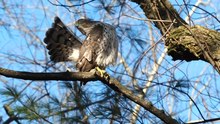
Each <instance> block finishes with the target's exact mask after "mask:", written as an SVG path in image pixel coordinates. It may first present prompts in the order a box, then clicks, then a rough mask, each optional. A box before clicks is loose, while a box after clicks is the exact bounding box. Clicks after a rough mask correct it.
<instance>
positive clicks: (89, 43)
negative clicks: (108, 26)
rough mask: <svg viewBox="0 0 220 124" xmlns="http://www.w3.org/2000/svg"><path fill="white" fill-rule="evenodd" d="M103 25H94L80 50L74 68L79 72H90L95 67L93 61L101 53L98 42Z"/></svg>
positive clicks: (100, 38) (101, 36)
mask: <svg viewBox="0 0 220 124" xmlns="http://www.w3.org/2000/svg"><path fill="white" fill-rule="evenodd" d="M103 28H104V27H103V25H100V24H97V25H95V26H94V27H93V28H92V29H91V31H90V32H89V34H88V35H87V37H86V39H85V41H84V42H83V44H82V46H81V48H80V56H79V60H78V61H77V65H76V67H77V68H78V69H79V71H90V70H91V69H93V68H95V67H96V66H97V64H96V62H95V60H96V57H97V55H98V54H99V53H100V52H101V48H100V43H101V42H100V41H101V40H102V38H103V31H104V29H103Z"/></svg>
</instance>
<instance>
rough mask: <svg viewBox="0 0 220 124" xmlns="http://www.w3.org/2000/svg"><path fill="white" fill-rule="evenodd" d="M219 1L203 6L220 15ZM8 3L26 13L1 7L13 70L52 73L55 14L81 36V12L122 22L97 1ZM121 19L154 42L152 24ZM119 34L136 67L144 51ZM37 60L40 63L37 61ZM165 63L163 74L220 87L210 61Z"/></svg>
mask: <svg viewBox="0 0 220 124" xmlns="http://www.w3.org/2000/svg"><path fill="white" fill-rule="evenodd" d="M171 2H172V3H173V4H174V3H176V1H171ZM195 2H196V0H192V1H191V3H192V4H194V3H195ZM217 2H218V1H217V0H216V1H214V0H213V1H212V3H211V4H210V6H207V7H205V6H201V7H203V8H204V9H205V10H207V11H209V12H211V13H213V14H217V13H219V8H220V7H219V6H220V5H219V4H214V3H217ZM7 3H11V4H10V5H13V6H14V8H13V9H11V12H16V13H17V15H18V17H13V18H20V17H19V14H23V15H24V18H23V19H19V21H18V22H17V21H16V19H13V20H12V19H8V16H10V15H8V14H7V13H5V12H4V11H3V10H2V9H0V16H1V17H2V18H1V19H0V21H1V20H3V21H5V22H6V26H5V27H2V26H1V27H0V32H1V33H0V64H1V67H4V68H8V69H13V70H19V71H31V72H44V71H48V72H50V71H52V70H53V69H49V70H44V67H45V66H46V64H48V63H47V61H45V57H47V58H49V57H48V55H47V53H46V52H47V51H46V50H45V46H44V45H42V44H43V42H42V41H43V38H44V36H45V32H46V30H47V29H48V28H49V27H50V26H51V24H52V21H53V18H54V17H55V16H59V17H60V18H61V19H62V20H63V22H64V23H65V24H67V25H69V26H70V28H71V29H72V30H73V31H74V32H76V33H77V35H79V36H80V37H81V38H83V36H82V35H81V34H80V33H79V32H78V31H77V30H76V28H74V26H73V23H72V22H74V21H75V20H77V19H79V18H80V17H82V16H84V14H82V13H77V11H79V12H81V11H86V16H87V17H89V18H92V19H95V20H102V21H105V22H108V23H111V24H114V25H117V23H118V22H117V21H116V19H115V18H116V17H117V14H116V15H115V16H113V17H112V18H111V17H110V15H108V14H101V15H99V14H100V13H101V12H102V11H99V10H98V9H97V6H98V5H97V4H89V5H86V6H85V10H81V9H82V8H81V7H76V8H73V10H74V12H69V11H68V10H67V9H65V8H63V7H56V6H54V5H51V4H50V3H49V2H48V1H43V2H42V1H24V0H17V1H13V0H9V1H7ZM179 4H182V3H179ZM20 5H25V7H24V9H20V7H21V6H20ZM130 6H131V7H132V8H134V9H135V10H136V11H138V12H139V11H140V13H139V16H137V15H135V14H134V13H132V11H130V10H129V9H128V10H126V11H127V12H128V13H126V14H128V15H131V16H135V17H138V18H145V17H144V14H143V12H141V9H140V8H139V7H138V6H137V5H136V4H130ZM16 7H17V8H16ZM42 7H44V10H42ZM175 8H176V9H178V10H179V9H180V8H179V7H178V6H175ZM116 11H118V10H116ZM129 12H130V13H129ZM196 12H198V13H197V14H193V19H195V20H194V22H195V23H196V24H199V25H202V26H205V27H208V28H211V29H217V28H218V27H219V26H218V25H219V23H218V22H217V21H216V20H214V19H211V17H210V18H208V19H207V23H204V21H201V20H199V19H197V18H199V17H201V13H203V11H201V10H196ZM6 14H7V16H6ZM181 16H182V17H183V18H185V16H186V15H185V14H184V13H182V14H181ZM120 21H121V23H124V25H123V24H122V26H126V24H130V25H134V26H133V27H132V29H131V32H132V34H133V35H132V37H134V38H141V39H143V40H144V41H147V42H146V44H147V45H146V46H144V48H143V49H147V48H148V45H149V44H150V41H149V37H148V35H146V34H147V33H146V34H144V32H148V25H147V24H146V23H144V22H141V21H139V20H138V21H137V20H135V19H131V18H128V17H126V16H122V19H121V20H120ZM213 24H215V25H213ZM19 25H25V26H26V27H25V28H24V29H25V30H27V32H25V31H24V30H23V29H22V30H23V32H20V31H19V30H20V29H21V27H19ZM142 25H144V26H142ZM29 28H31V29H34V30H35V32H34V34H36V36H37V37H31V36H32V35H31V34H32V32H30V31H28V29H29ZM154 29H155V28H154ZM119 30H120V29H117V31H119ZM140 30H141V33H139V31H140ZM155 30H156V29H155ZM119 34H121V35H123V36H122V41H121V46H123V47H121V49H120V52H121V53H122V55H123V57H126V56H128V59H127V63H129V64H130V66H131V67H133V66H134V63H133V61H135V60H136V58H135V57H136V56H137V55H139V54H140V53H138V52H137V50H135V49H134V48H133V46H132V44H131V43H130V41H129V40H128V37H127V35H126V34H122V33H121V32H120V33H119ZM154 38H155V41H157V40H159V39H160V34H159V33H158V31H154ZM163 45H164V44H163V43H161V44H160V45H158V47H157V51H158V54H157V56H158V57H159V55H160V52H162V51H163V49H164V46H163ZM130 49H131V50H130ZM137 49H141V48H140V47H139V48H137ZM130 53H131V54H130ZM8 56H11V57H12V58H13V60H10V59H7V57H8ZM34 59H36V61H33V60H34ZM145 59H146V61H148V58H145ZM21 60H24V61H23V62H24V63H18V62H17V61H19V62H22V61H21ZM33 62H36V63H33ZM151 62H153V61H151ZM162 64H163V66H162V67H164V68H160V72H161V73H164V74H167V73H166V71H167V70H166V69H169V68H171V69H170V70H172V71H173V73H174V75H173V76H174V77H175V78H176V79H181V78H183V79H185V80H186V78H188V79H191V80H194V81H195V82H196V81H197V80H200V81H201V82H202V83H206V82H207V81H209V80H211V81H210V83H209V85H210V87H219V84H218V82H219V78H218V77H215V76H213V74H216V75H218V74H217V73H216V72H215V71H214V70H213V68H212V66H211V65H209V64H208V63H206V62H202V61H193V62H185V61H183V62H180V61H175V62H174V61H172V58H171V57H170V56H166V59H165V60H164V61H163V63H162ZM173 65H178V66H177V67H176V68H174V67H173ZM56 66H57V67H60V71H62V70H65V67H63V66H61V64H57V65H56ZM121 66H122V65H119V69H118V70H117V71H119V70H120V67H121ZM115 68H117V67H112V66H111V67H110V69H111V70H113V69H115ZM121 68H122V67H121ZM110 69H107V71H108V72H109V73H112V72H111V71H110ZM203 70H204V73H201V72H202V71H203ZM57 71H58V70H57ZM201 74H203V75H201ZM138 75H140V77H141V78H144V77H145V76H146V75H143V74H142V73H141V71H140V72H139V74H138ZM114 76H115V77H117V76H118V77H119V76H120V74H116V75H114ZM169 77H170V75H169V76H166V75H163V76H161V78H159V79H158V81H159V82H165V81H167V80H169ZM0 78H2V79H4V80H10V83H11V84H14V85H16V86H21V87H22V83H23V81H21V80H15V79H8V78H4V77H0ZM210 78H211V79H210ZM123 80H125V82H126V80H128V76H126V75H124V76H123ZM195 82H188V83H189V85H190V86H194V85H195ZM91 85H92V84H91ZM199 87H201V88H202V87H203V85H202V84H200V85H198V88H197V89H200V88H199ZM0 88H3V85H1V83H0ZM56 88H57V87H54V89H56ZM192 91H193V89H190V90H189V91H188V92H189V94H191V93H192ZM206 93H207V92H205V91H204V94H206ZM180 96H181V95H180ZM207 98H208V97H207ZM180 99H187V97H186V96H184V95H182V96H181V97H180ZM201 101H202V99H201V98H199V99H198V101H196V102H201ZM3 102H4V101H3V100H1V99H0V106H2V105H3ZM207 103H208V104H210V103H213V104H215V101H214V100H213V101H211V100H210V101H208V100H207ZM178 104H181V103H178ZM198 104H199V103H198ZM187 105H188V104H187V102H186V103H185V104H182V105H179V106H183V108H184V107H188V106H187ZM199 107H201V110H202V111H203V110H204V109H205V108H204V107H203V105H202V104H201V105H199ZM194 109H195V108H194ZM214 109H216V108H214ZM217 109H220V108H219V107H217ZM0 111H1V112H2V113H4V110H3V109H0ZM194 112H195V114H194V115H193V116H192V118H195V119H197V117H196V116H197V115H198V114H197V112H198V111H197V110H196V109H195V110H194ZM187 113H188V111H184V112H183V114H184V115H187ZM2 115H3V116H4V115H5V114H2ZM183 117H184V116H183ZM6 118H7V117H5V116H4V120H5V119H6Z"/></svg>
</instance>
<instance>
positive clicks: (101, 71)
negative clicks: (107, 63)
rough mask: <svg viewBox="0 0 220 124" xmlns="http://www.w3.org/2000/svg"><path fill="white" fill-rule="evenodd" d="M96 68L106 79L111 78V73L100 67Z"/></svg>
mask: <svg viewBox="0 0 220 124" xmlns="http://www.w3.org/2000/svg"><path fill="white" fill-rule="evenodd" d="M95 69H96V71H98V72H99V73H100V77H102V78H105V79H109V78H110V76H109V74H108V73H107V72H106V71H105V70H102V69H100V68H99V67H95Z"/></svg>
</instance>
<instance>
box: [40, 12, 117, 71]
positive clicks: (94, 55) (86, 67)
mask: <svg viewBox="0 0 220 124" xmlns="http://www.w3.org/2000/svg"><path fill="white" fill-rule="evenodd" d="M75 26H76V28H77V29H78V30H79V31H80V32H81V33H82V34H83V35H85V36H86V37H85V39H84V40H82V39H80V38H79V37H78V36H77V35H76V34H75V33H73V32H72V31H71V30H70V29H69V28H68V27H67V26H66V25H65V24H64V23H63V22H62V21H61V19H60V18H59V17H57V16H56V17H55V18H54V22H53V24H52V27H51V28H49V29H48V30H47V31H46V36H45V38H44V43H45V44H46V48H47V49H48V51H49V52H48V54H49V55H50V60H51V61H53V62H67V61H71V62H74V63H75V66H76V69H77V70H78V71H79V72H89V71H91V70H92V69H95V68H98V70H99V71H102V70H105V68H106V67H107V66H109V65H114V64H115V63H116V60H117V54H118V44H119V41H118V37H117V33H116V28H115V27H114V26H112V25H110V24H108V23H104V22H101V21H94V20H92V19H79V20H77V21H76V22H75Z"/></svg>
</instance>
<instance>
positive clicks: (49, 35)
mask: <svg viewBox="0 0 220 124" xmlns="http://www.w3.org/2000/svg"><path fill="white" fill-rule="evenodd" d="M44 42H45V43H46V44H47V46H46V48H47V49H48V50H49V55H50V59H51V60H52V61H54V62H62V61H75V62H76V61H77V60H78V58H79V49H80V47H81V45H82V43H81V42H80V40H79V38H78V37H77V36H76V35H75V34H73V33H72V32H71V31H70V30H68V28H67V27H66V26H65V25H64V24H63V22H62V21H61V20H60V19H59V18H58V17H55V19H54V23H53V24H52V27H51V28H50V29H48V31H47V32H46V37H45V39H44Z"/></svg>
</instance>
